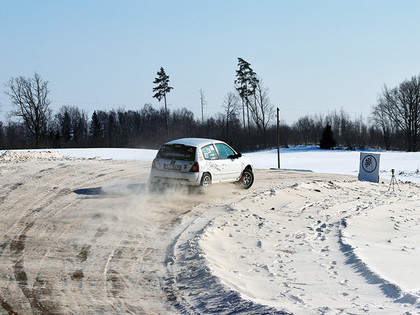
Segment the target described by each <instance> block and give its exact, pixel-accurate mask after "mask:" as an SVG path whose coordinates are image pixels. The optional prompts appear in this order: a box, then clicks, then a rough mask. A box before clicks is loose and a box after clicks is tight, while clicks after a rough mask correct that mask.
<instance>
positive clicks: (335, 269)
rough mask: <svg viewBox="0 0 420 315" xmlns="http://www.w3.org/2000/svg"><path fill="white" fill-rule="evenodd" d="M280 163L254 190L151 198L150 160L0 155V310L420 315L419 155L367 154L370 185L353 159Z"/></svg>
mask: <svg viewBox="0 0 420 315" xmlns="http://www.w3.org/2000/svg"><path fill="white" fill-rule="evenodd" d="M276 153H277V152H276V150H269V151H263V152H253V153H248V154H246V155H247V156H249V157H250V158H251V159H252V160H253V162H254V165H255V167H256V171H255V176H256V179H255V183H254V186H253V187H251V189H249V190H238V189H236V188H235V187H231V186H233V185H228V186H224V185H220V186H217V185H214V187H212V190H210V191H209V192H208V193H207V194H206V195H205V196H203V195H197V196H195V195H191V194H187V193H186V192H183V191H182V190H181V191H178V190H176V191H174V192H172V191H170V192H168V193H164V194H162V195H159V197H158V198H156V195H153V194H151V193H148V192H147V189H146V188H147V179H148V174H149V170H150V162H151V161H152V160H153V158H154V156H155V154H156V150H140V149H62V150H51V151H50V152H46V151H45V150H31V151H30V152H28V151H27V150H22V151H13V152H5V151H0V200H1V204H0V210H1V211H0V213H1V216H0V222H1V224H0V232H1V233H0V237H1V238H2V241H1V243H0V244H1V247H0V250H1V251H0V270H1V271H2V272H1V275H0V299H1V301H2V304H1V306H2V307H3V310H2V311H5V312H8V313H28V312H29V313H31V312H32V313H43V312H52V313H87V312H92V313H110V312H111V313H114V312H116V313H143V314H162V313H175V314H178V313H183V314H195V313H213V314H216V313H224V314H228V313H240V314H260V313H277V314H290V313H293V314H367V313H369V314H407V315H408V314H419V313H420V268H418V266H419V265H420V247H419V244H420V213H419V209H420V186H419V184H418V183H419V182H420V174H419V171H418V169H419V166H420V153H404V152H384V151H375V153H379V154H380V155H381V159H380V179H381V180H380V182H379V183H369V182H360V181H358V180H357V174H358V170H359V155H360V152H357V151H339V150H335V151H323V150H319V149H317V148H314V147H296V148H290V149H282V150H281V170H280V171H278V170H273V169H272V168H275V167H276V166H277V155H276ZM391 169H395V174H396V178H397V180H398V181H399V187H400V188H401V189H398V188H397V187H395V189H389V188H390V187H389V179H390V177H391ZM296 170H305V171H304V172H302V171H296ZM308 171H310V172H308Z"/></svg>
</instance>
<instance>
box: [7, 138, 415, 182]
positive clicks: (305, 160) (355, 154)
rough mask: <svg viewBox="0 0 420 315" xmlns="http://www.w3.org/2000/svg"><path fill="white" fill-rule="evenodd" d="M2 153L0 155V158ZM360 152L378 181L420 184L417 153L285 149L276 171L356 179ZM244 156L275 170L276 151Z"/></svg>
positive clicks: (83, 153) (112, 155)
mask: <svg viewBox="0 0 420 315" xmlns="http://www.w3.org/2000/svg"><path fill="white" fill-rule="evenodd" d="M16 151H20V150H16ZM23 151H25V150H23ZM32 151H36V150H32ZM41 151H42V150H41ZM50 151H53V152H59V153H60V154H61V155H63V156H68V157H78V158H95V157H100V158H102V159H114V160H143V161H152V160H153V158H154V157H155V156H156V152H157V151H156V150H146V149H110V148H106V149H105V148H104V149H53V150H50ZM3 152H4V151H0V154H1V153H3ZM360 152H374V153H376V154H380V165H379V169H380V174H379V175H380V179H390V178H391V170H392V169H394V170H395V176H396V178H397V179H398V180H401V181H412V182H416V183H419V182H420V152H415V153H411V152H399V151H378V150H372V151H369V150H365V151H346V150H320V149H319V148H318V147H315V146H296V147H290V148H288V149H284V148H282V149H281V150H280V168H281V169H286V170H310V171H312V172H316V173H327V174H343V175H354V176H357V175H358V172H359V161H360ZM246 155H247V156H248V157H250V158H251V160H252V162H253V163H254V166H255V167H256V168H260V169H270V168H276V167H277V150H276V149H273V150H266V151H259V152H251V153H246Z"/></svg>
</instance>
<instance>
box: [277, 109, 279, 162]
mask: <svg viewBox="0 0 420 315" xmlns="http://www.w3.org/2000/svg"><path fill="white" fill-rule="evenodd" d="M277 168H278V169H280V109H279V108H278V107H277Z"/></svg>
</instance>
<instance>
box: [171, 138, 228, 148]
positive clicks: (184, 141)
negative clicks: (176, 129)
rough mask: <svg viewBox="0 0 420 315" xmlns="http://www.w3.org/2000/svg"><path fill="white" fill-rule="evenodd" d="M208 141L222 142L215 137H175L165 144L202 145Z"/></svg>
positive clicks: (208, 142)
mask: <svg viewBox="0 0 420 315" xmlns="http://www.w3.org/2000/svg"><path fill="white" fill-rule="evenodd" d="M210 143H224V142H223V141H220V140H215V139H205V138H182V139H176V140H172V141H169V142H166V143H165V144H185V145H189V146H195V147H198V146H203V145H206V144H210Z"/></svg>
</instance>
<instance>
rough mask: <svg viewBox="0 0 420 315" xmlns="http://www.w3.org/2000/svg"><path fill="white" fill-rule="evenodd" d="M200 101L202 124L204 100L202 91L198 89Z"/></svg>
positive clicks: (202, 121)
mask: <svg viewBox="0 0 420 315" xmlns="http://www.w3.org/2000/svg"><path fill="white" fill-rule="evenodd" d="M200 103H201V124H202V125H204V105H205V104H206V101H205V100H204V91H203V89H200Z"/></svg>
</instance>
